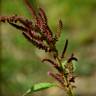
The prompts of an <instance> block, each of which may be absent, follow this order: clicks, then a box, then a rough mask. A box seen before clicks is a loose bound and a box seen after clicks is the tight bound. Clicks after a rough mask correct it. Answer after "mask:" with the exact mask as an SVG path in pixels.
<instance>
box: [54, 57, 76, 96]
mask: <svg viewBox="0 0 96 96" xmlns="http://www.w3.org/2000/svg"><path fill="white" fill-rule="evenodd" d="M56 59H57V61H58V63H59V64H60V67H61V68H62V63H61V60H60V58H59V57H58V56H57V57H56ZM62 69H63V68H62ZM63 77H64V81H65V82H66V85H69V82H68V80H67V78H66V77H65V75H64V74H63ZM65 82H64V83H65ZM64 90H65V91H66V93H67V96H74V95H73V93H72V89H71V87H70V85H69V86H68V87H67V88H65V87H64Z"/></svg>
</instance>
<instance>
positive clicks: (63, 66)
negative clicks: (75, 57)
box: [62, 60, 67, 69]
mask: <svg viewBox="0 0 96 96" xmlns="http://www.w3.org/2000/svg"><path fill="white" fill-rule="evenodd" d="M66 64H67V60H64V61H63V62H62V68H63V69H65V65H66Z"/></svg>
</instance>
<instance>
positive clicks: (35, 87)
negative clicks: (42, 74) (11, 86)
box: [23, 83, 56, 96]
mask: <svg viewBox="0 0 96 96" xmlns="http://www.w3.org/2000/svg"><path fill="white" fill-rule="evenodd" d="M53 86H56V84H54V83H38V84H35V85H32V87H31V88H30V89H28V90H27V91H26V93H25V94H24V95H23V96H26V95H28V94H30V93H33V92H37V91H41V90H44V89H48V88H50V87H53Z"/></svg>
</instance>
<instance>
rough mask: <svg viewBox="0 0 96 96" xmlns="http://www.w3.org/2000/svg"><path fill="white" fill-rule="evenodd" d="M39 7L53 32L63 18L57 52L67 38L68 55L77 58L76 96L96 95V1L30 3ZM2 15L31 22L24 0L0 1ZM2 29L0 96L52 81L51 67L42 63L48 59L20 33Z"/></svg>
mask: <svg viewBox="0 0 96 96" xmlns="http://www.w3.org/2000/svg"><path fill="white" fill-rule="evenodd" d="M30 2H31V4H32V5H33V6H34V8H35V9H36V6H40V7H42V8H43V9H44V10H45V12H46V14H47V17H48V22H49V26H50V28H51V30H52V31H53V33H55V32H56V30H57V23H58V20H59V19H62V21H63V24H64V29H63V31H62V35H61V38H60V40H59V41H58V42H57V48H58V49H59V52H61V51H62V49H63V45H64V42H65V40H66V38H68V39H69V46H68V50H67V56H69V55H70V54H71V53H72V52H73V53H75V55H76V56H77V57H78V59H79V61H78V67H77V70H76V72H75V74H77V76H78V78H77V79H76V86H77V88H76V90H75V93H76V94H77V95H78V96H96V0H38V1H37V2H36V1H35V0H30ZM0 3H1V12H0V13H1V15H2V16H6V15H14V14H17V15H19V16H24V17H25V18H29V19H31V18H32V16H31V15H30V13H29V11H28V10H27V8H26V5H25V4H24V2H23V0H0ZM0 27H1V31H0V34H1V46H0V48H1V49H2V50H1V52H2V54H1V60H0V64H1V73H2V75H1V81H0V83H1V84H0V87H1V93H2V95H0V96H22V94H23V93H24V92H25V91H26V90H27V89H28V88H29V87H30V86H31V85H32V84H34V83H37V82H43V81H50V82H53V81H54V80H53V79H52V78H51V77H48V75H47V71H49V70H53V68H51V66H50V65H48V64H43V63H41V61H40V60H41V59H43V58H44V57H47V56H48V55H46V54H45V53H44V52H42V51H41V50H38V49H36V48H35V47H34V46H33V45H32V44H30V43H29V42H28V41H27V40H26V39H25V38H24V37H23V36H22V34H20V31H18V30H16V29H15V28H13V27H12V26H10V25H9V24H7V23H6V24H3V23H1V24H0ZM30 96H64V93H63V91H62V90H60V89H57V88H51V89H49V90H46V91H43V92H37V93H35V94H33V95H30Z"/></svg>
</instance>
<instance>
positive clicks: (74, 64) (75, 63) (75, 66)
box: [72, 60, 78, 71]
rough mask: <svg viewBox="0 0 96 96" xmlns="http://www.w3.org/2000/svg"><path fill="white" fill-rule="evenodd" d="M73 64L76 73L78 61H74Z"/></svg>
mask: <svg viewBox="0 0 96 96" xmlns="http://www.w3.org/2000/svg"><path fill="white" fill-rule="evenodd" d="M72 64H73V71H75V70H76V68H77V66H78V64H77V61H75V60H73V61H72Z"/></svg>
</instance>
